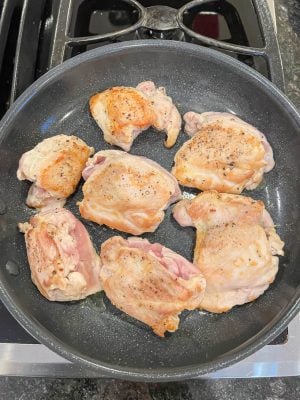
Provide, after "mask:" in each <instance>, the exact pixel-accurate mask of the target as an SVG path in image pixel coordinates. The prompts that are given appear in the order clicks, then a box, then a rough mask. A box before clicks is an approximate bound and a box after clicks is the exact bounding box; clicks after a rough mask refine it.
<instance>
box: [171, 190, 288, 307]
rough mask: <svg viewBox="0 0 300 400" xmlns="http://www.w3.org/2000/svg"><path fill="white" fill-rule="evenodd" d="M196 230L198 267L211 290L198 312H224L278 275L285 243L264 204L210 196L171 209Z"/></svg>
mask: <svg viewBox="0 0 300 400" xmlns="http://www.w3.org/2000/svg"><path fill="white" fill-rule="evenodd" d="M173 216H174V218H175V219H176V221H177V222H178V223H179V224H180V225H182V226H194V227H195V228H196V229H197V237H196V245H195V250H194V264H195V265H197V267H198V268H199V270H200V271H201V272H202V273H203V275H204V277H205V279H206V282H207V285H206V291H205V296H204V298H203V300H202V302H201V306H200V308H202V309H204V310H207V311H211V312H215V313H220V312H225V311H228V310H230V309H231V308H232V307H234V306H235V305H241V304H244V303H247V302H250V301H252V300H255V299H256V298H257V297H259V296H260V295H261V294H262V293H263V292H264V291H265V290H266V289H267V288H268V287H269V285H270V284H271V283H272V282H273V280H274V279H275V276H276V274H277V271H278V263H279V259H278V255H283V246H284V243H283V242H282V240H281V239H280V237H279V236H278V235H277V233H276V231H275V228H274V223H273V221H272V218H271V217H270V214H269V213H268V212H267V211H266V209H265V206H264V204H263V202H262V201H256V200H253V199H251V198H250V197H246V196H240V195H232V194H225V193H218V192H216V191H207V192H203V193H200V194H199V195H198V196H197V197H195V198H194V199H192V200H182V201H180V202H179V203H177V204H176V205H175V207H174V209H173Z"/></svg>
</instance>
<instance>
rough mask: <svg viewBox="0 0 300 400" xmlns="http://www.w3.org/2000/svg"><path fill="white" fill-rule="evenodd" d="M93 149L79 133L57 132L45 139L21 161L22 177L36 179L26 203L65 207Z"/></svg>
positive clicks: (22, 178)
mask: <svg viewBox="0 0 300 400" xmlns="http://www.w3.org/2000/svg"><path fill="white" fill-rule="evenodd" d="M93 153H94V149H93V148H92V147H89V146H87V145H86V143H84V141H83V140H81V139H79V138H78V137H76V136H67V135H57V136H53V137H50V138H48V139H44V140H43V141H42V142H41V143H39V144H37V145H36V146H35V147H34V148H33V149H32V150H30V151H27V152H26V153H24V154H23V155H22V157H21V159H20V161H19V169H18V171H17V177H18V179H19V180H25V179H27V180H29V181H31V182H33V185H32V186H31V188H30V190H29V193H28V196H27V200H26V204H27V205H28V206H29V207H34V208H40V209H41V210H46V209H50V208H56V207H63V205H64V204H65V201H66V198H67V197H69V196H70V195H71V194H72V193H73V192H74V191H75V189H76V186H77V185H78V182H79V181H80V178H81V172H82V170H83V168H84V166H85V163H86V162H87V159H88V158H89V156H90V155H92V154H93Z"/></svg>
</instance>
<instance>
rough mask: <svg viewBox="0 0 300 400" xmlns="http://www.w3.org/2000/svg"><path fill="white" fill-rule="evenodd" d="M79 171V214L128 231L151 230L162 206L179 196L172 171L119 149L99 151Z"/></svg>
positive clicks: (99, 222) (156, 225) (153, 229)
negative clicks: (83, 180) (80, 175)
mask: <svg viewBox="0 0 300 400" xmlns="http://www.w3.org/2000/svg"><path fill="white" fill-rule="evenodd" d="M82 175H83V178H84V179H85V180H86V182H85V184H84V185H83V188H82V191H83V195H84V197H83V200H82V201H81V202H79V203H78V204H79V210H80V213H81V215H82V217H84V218H86V219H88V220H90V221H94V222H96V223H98V224H100V225H102V224H105V225H107V226H109V227H110V228H112V229H118V230H119V231H123V232H127V233H131V234H132V235H140V234H142V233H144V232H154V231H155V230H156V229H157V227H158V226H159V224H160V223H161V222H162V220H163V218H164V216H165V213H164V210H165V209H166V208H167V207H168V206H169V205H170V204H172V203H174V202H176V201H178V200H179V199H180V198H181V192H180V189H179V186H178V183H177V181H176V179H175V178H174V176H173V175H171V174H170V173H169V172H168V171H166V170H165V169H164V168H162V167H161V166H160V165H159V164H157V163H156V162H154V161H152V160H150V159H148V158H145V157H140V156H133V155H131V154H128V153H125V152H123V151H118V150H104V151H99V152H98V153H96V154H95V156H94V157H92V158H91V159H89V161H88V162H87V166H86V168H85V169H84V171H83V173H82Z"/></svg>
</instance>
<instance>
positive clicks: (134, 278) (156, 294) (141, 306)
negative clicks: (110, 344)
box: [100, 236, 205, 336]
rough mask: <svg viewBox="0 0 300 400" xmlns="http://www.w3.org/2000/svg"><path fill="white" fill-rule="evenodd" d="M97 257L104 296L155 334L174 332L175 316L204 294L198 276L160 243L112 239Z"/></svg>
mask: <svg viewBox="0 0 300 400" xmlns="http://www.w3.org/2000/svg"><path fill="white" fill-rule="evenodd" d="M100 257H101V261H102V268H101V272H100V278H101V283H102V287H103V290H104V291H105V293H106V295H107V297H108V298H109V299H110V301H111V302H112V303H113V304H114V305H115V306H116V307H118V308H119V309H120V310H122V311H124V312H125V313H127V314H128V315H130V316H132V317H134V318H136V319H138V320H139V321H142V322H144V323H145V324H147V325H149V326H150V327H151V328H152V329H153V331H154V332H155V333H156V334H157V335H158V336H164V334H165V332H166V331H169V332H174V331H175V330H176V329H177V328H178V324H179V314H180V313H181V312H182V311H183V310H185V309H187V310H193V309H195V308H197V307H198V306H199V304H200V303H201V300H202V298H203V295H204V290H205V279H204V278H203V276H202V274H201V272H200V271H199V270H198V269H197V268H196V267H195V266H194V265H193V264H191V263H190V262H189V261H187V260H186V259H184V258H183V257H181V256H180V255H179V254H176V253H175V252H173V251H172V250H170V249H168V248H166V247H164V246H162V245H161V244H159V243H154V244H151V243H149V242H148V240H146V239H140V238H128V239H127V240H125V239H123V238H121V237H120V236H114V237H112V238H110V239H108V240H107V241H106V242H104V243H103V244H102V246H101V253H100Z"/></svg>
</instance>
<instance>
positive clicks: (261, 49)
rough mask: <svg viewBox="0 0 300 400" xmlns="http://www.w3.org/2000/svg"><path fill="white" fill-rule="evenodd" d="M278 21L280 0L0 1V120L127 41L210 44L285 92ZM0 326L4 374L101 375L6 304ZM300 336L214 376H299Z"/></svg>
mask: <svg viewBox="0 0 300 400" xmlns="http://www.w3.org/2000/svg"><path fill="white" fill-rule="evenodd" d="M268 5H269V7H268ZM270 10H271V13H270ZM272 16H273V19H272ZM274 17H275V16H274V2H273V0H265V1H263V0H253V1H251V0H228V1H226V0H196V1H192V2H188V1H184V0H140V1H139V2H138V1H136V0H40V1H38V2H36V1H34V0H0V118H1V117H2V116H3V114H4V113H5V111H6V110H7V109H8V108H9V106H10V104H11V103H12V102H13V101H14V100H15V99H16V98H17V97H18V96H19V95H20V94H21V93H22V92H23V91H24V90H25V89H26V88H27V87H28V86H29V85H30V84H31V83H32V82H34V81H35V80H36V79H37V78H38V77H39V76H41V75H42V74H44V73H45V72H46V71H47V70H49V69H50V68H52V67H54V66H55V65H58V64H60V63H62V62H63V61H64V60H66V59H68V58H71V57H73V56H75V55H77V54H80V53H82V52H84V51H87V50H89V49H92V48H95V47H99V46H103V45H106V44H108V43H113V42H118V41H124V40H138V39H147V38H151V39H153V38H159V39H166V40H181V41H187V42H192V43H195V44H198V45H204V46H210V47H213V48H216V49H218V50H219V51H222V52H225V53H227V54H229V55H231V56H232V57H235V58H237V59H238V60H240V61H242V62H244V63H245V64H247V65H250V66H251V67H253V68H255V69H256V70H258V71H259V72H260V73H262V74H263V75H265V76H266V77H267V78H269V79H270V80H272V81H273V82H274V83H275V84H276V85H277V86H278V87H279V88H280V89H282V90H283V89H284V83H283V82H284V80H283V71H282V65H281V59H280V52H279V48H278V44H277V40H276V33H275V32H276V27H275V24H274V21H275V19H274ZM0 223H1V220H0ZM0 321H1V323H0V375H25V376H68V377H87V376H89V377H91V376H96V375H95V374H94V373H93V372H90V371H88V372H87V371H86V370H82V369H81V368H80V367H78V366H77V365H74V364H72V363H70V362H68V361H66V360H64V359H63V358H61V357H59V356H58V355H56V354H54V353H53V352H52V351H50V350H48V349H47V348H46V347H45V346H43V345H41V344H39V343H37V342H36V340H35V339H33V338H32V337H31V336H30V335H29V334H28V333H27V332H26V331H25V330H24V329H23V328H22V327H21V326H20V325H19V324H18V323H17V322H16V321H15V320H14V319H13V317H12V316H11V315H10V314H9V313H8V311H7V310H6V309H5V307H4V306H3V305H2V303H1V302H0ZM299 331H300V319H299V317H297V318H296V319H295V320H294V321H293V322H292V323H291V324H290V326H289V328H288V329H286V330H285V331H284V332H283V333H282V334H281V335H280V336H279V337H278V338H277V339H275V341H273V342H272V343H271V344H270V345H268V346H265V348H263V349H262V350H260V351H259V352H257V353H256V354H254V355H252V356H251V357H249V358H247V359H246V360H244V361H242V362H240V363H238V364H236V365H234V366H232V367H229V368H226V369H224V370H221V371H218V372H216V373H212V374H209V375H208V377H258V376H289V375H299V374H300V350H299V344H298V341H297V337H298V335H297V333H299Z"/></svg>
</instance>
